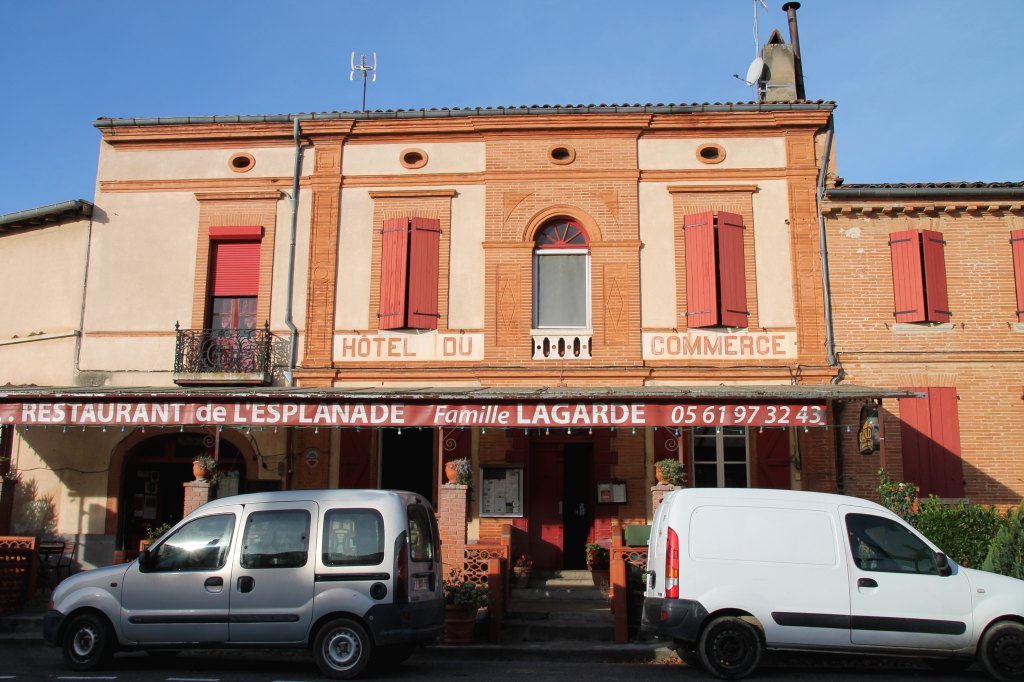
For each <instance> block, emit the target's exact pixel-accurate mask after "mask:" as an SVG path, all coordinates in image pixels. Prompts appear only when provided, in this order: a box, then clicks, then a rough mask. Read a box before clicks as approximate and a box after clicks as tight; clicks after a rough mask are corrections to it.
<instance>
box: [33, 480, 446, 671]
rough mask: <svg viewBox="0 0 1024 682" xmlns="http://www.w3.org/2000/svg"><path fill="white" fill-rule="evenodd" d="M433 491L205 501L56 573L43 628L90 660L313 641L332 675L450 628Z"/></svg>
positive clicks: (86, 663)
mask: <svg viewBox="0 0 1024 682" xmlns="http://www.w3.org/2000/svg"><path fill="white" fill-rule="evenodd" d="M443 575H444V574H443V572H442V568H441V552H440V539H439V537H438V532H437V525H436V521H435V519H434V512H433V510H432V509H431V506H430V503H429V502H428V501H427V500H425V499H423V498H422V497H420V496H419V495H416V494H414V493H408V492H400V491H386V490H294V491H284V492H270V493H256V494H251V495H236V496H232V497H225V498H223V499H219V500H216V501H213V502H210V503H208V504H205V505H203V506H202V507H200V508H199V509H197V510H196V511H194V512H192V513H191V514H189V515H188V516H186V517H185V518H184V519H182V520H181V521H180V522H179V523H178V524H177V525H176V526H175V527H174V528H172V529H171V530H170V531H168V532H167V533H166V534H165V535H164V536H163V537H161V538H160V539H159V540H158V541H157V542H155V543H154V544H153V545H152V546H151V547H150V548H149V549H147V550H145V551H143V552H142V553H141V554H140V556H139V558H138V559H137V560H135V561H133V562H131V563H130V564H120V565H117V566H108V567H105V568H97V569H94V570H91V571H86V572H84V573H79V574H77V575H74V576H72V577H71V578H68V579H67V580H64V581H63V582H62V583H60V585H58V586H57V589H56V590H54V593H53V602H52V604H51V606H50V610H49V611H48V612H47V614H46V617H45V620H44V624H43V637H44V638H45V639H46V641H47V642H49V643H50V644H52V645H55V646H59V647H61V648H62V649H63V654H64V660H65V661H66V663H67V665H68V666H69V667H70V668H72V669H74V670H79V671H87V670H95V669H97V668H99V667H101V666H102V665H103V664H104V663H106V662H107V661H108V660H109V658H110V656H111V655H112V654H113V653H114V652H115V651H118V650H147V651H152V652H161V653H163V652H170V651H178V650H181V649H185V648H232V647H292V648H312V650H313V654H314V658H315V660H316V663H317V665H318V666H319V668H320V670H321V672H322V673H323V674H324V675H326V676H327V677H331V678H335V679H350V678H353V677H356V676H358V675H359V674H360V673H362V672H363V671H364V670H365V669H366V667H367V665H368V664H370V663H371V661H387V662H389V663H396V662H400V661H402V660H405V659H406V658H408V657H409V655H411V654H412V652H413V648H414V647H415V646H416V645H417V644H420V643H427V642H431V641H434V640H436V639H437V637H438V636H439V635H440V634H441V633H442V631H443V630H444V596H443V593H442V578H443Z"/></svg>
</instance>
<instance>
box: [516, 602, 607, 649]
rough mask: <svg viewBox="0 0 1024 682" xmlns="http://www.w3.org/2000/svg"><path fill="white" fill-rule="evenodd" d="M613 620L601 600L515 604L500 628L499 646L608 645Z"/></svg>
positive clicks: (605, 603)
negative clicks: (600, 643) (528, 643)
mask: <svg viewBox="0 0 1024 682" xmlns="http://www.w3.org/2000/svg"><path fill="white" fill-rule="evenodd" d="M614 638H615V620H614V618H613V617H612V613H611V609H609V608H608V601H607V600H606V599H604V600H592V601H586V600H564V599H563V600H558V599H536V600H530V601H525V600H516V599H513V600H512V601H511V602H510V603H509V610H508V612H506V613H505V616H504V619H503V620H502V624H501V639H502V641H503V642H556V641H575V642H610V641H612V640H613V639H614Z"/></svg>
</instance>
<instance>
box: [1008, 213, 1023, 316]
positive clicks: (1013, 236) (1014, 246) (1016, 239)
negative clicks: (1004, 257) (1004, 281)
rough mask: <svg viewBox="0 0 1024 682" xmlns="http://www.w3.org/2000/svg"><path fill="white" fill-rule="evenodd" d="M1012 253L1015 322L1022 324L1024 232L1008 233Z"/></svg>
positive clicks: (1014, 231)
mask: <svg viewBox="0 0 1024 682" xmlns="http://www.w3.org/2000/svg"><path fill="white" fill-rule="evenodd" d="M1010 249H1011V250H1012V251H1013V279H1014V281H1015V282H1016V284H1017V321H1018V322H1024V230H1013V231H1012V232H1010Z"/></svg>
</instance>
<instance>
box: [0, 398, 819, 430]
mask: <svg viewBox="0 0 1024 682" xmlns="http://www.w3.org/2000/svg"><path fill="white" fill-rule="evenodd" d="M826 423H827V421H826V408H825V405H824V404H820V403H819V404H789V403H749V404H740V403H718V404H708V403H704V404H701V403H692V404H690V403H650V402H567V403H493V404H472V405H471V404H465V403H451V404H449V403H438V404H425V403H413V404H410V403H401V402H369V403H361V402H320V403H300V402H251V403H250V402H245V403H221V402H208V403H196V402H117V401H111V402H37V403H8V404H0V424H24V425H28V426H44V425H46V426H61V425H64V426H178V425H182V426H195V425H201V426H217V425H223V426H241V427H266V426H308V427H320V428H329V427H332V426H359V427H374V426H392V427H403V426H427V427H465V426H492V427H498V428H500V427H508V428H566V427H584V428H586V427H613V426H616V427H618V426H626V427H632V426H668V427H687V426H824V425H825V424H826Z"/></svg>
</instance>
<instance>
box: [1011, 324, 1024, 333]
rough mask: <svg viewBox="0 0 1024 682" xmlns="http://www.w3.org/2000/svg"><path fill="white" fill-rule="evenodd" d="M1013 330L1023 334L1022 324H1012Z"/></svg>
mask: <svg viewBox="0 0 1024 682" xmlns="http://www.w3.org/2000/svg"><path fill="white" fill-rule="evenodd" d="M1013 329H1014V331H1018V332H1024V322H1014V323H1013Z"/></svg>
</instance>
